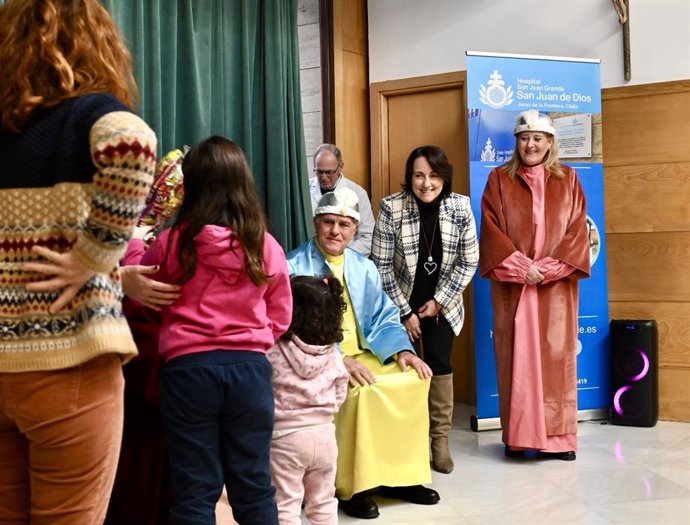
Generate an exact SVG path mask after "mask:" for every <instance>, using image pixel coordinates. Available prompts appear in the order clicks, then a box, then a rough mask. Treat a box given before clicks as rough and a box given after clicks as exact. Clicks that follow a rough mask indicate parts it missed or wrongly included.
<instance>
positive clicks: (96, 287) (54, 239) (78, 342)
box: [0, 93, 156, 372]
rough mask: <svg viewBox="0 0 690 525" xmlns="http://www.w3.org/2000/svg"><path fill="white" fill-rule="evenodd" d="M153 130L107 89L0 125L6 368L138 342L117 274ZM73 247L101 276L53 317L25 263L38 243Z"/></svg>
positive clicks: (62, 361)
mask: <svg viewBox="0 0 690 525" xmlns="http://www.w3.org/2000/svg"><path fill="white" fill-rule="evenodd" d="M155 161H156V136H155V134H154V133H153V131H152V130H151V129H150V128H149V127H148V126H147V125H146V123H144V121H142V120H141V119H140V118H139V117H137V116H136V115H134V114H133V113H132V112H131V111H130V110H129V109H128V108H127V107H126V106H125V105H124V104H122V103H121V102H119V101H118V100H117V99H116V98H115V97H114V96H112V95H109V94H105V93H103V94H94V95H87V96H83V97H80V98H76V99H72V100H68V101H66V102H63V103H61V104H60V105H58V106H56V107H54V108H49V109H45V110H43V111H41V112H40V113H38V114H37V115H35V116H34V118H32V120H31V122H30V123H29V124H28V127H27V128H26V129H25V130H23V131H22V132H21V133H10V132H8V131H6V130H3V129H2V128H0V203H1V204H0V372H28V371H38V370H58V369H63V368H69V367H73V366H76V365H79V364H81V363H84V362H86V361H89V360H91V359H93V358H95V357H97V356H99V355H102V354H108V353H116V354H121V355H122V356H123V360H127V359H129V358H131V357H133V356H134V355H136V347H135V345H134V341H133V340H132V336H131V334H130V331H129V328H128V326H127V322H126V320H125V318H124V316H123V314H122V307H121V303H120V299H121V296H122V287H121V283H120V277H119V273H118V271H117V266H118V261H119V259H120V257H121V256H122V255H123V254H124V252H125V250H126V248H127V244H128V242H129V238H130V236H131V232H132V229H133V227H134V225H135V223H136V221H137V218H138V216H139V213H140V212H141V210H142V208H143V206H144V202H145V199H146V196H147V194H148V190H149V187H150V185H151V181H152V179H153V171H154V167H155ZM36 245H38V246H44V247H47V248H50V249H52V250H56V251H60V252H65V251H70V250H71V251H72V253H73V254H74V256H75V257H76V258H77V259H78V260H79V261H80V262H81V263H82V264H84V265H85V266H86V267H87V268H90V269H92V270H94V271H96V272H98V273H96V275H95V276H94V277H92V278H91V279H90V280H89V281H88V282H87V283H86V284H85V285H84V286H83V287H82V289H81V290H80V291H79V293H78V294H77V296H76V297H75V298H74V299H73V300H72V301H70V303H69V304H68V305H67V306H66V307H65V308H64V309H63V310H62V311H60V312H58V313H57V314H50V313H49V311H48V307H49V306H50V304H51V303H52V302H53V301H55V300H56V299H57V298H58V296H59V295H60V291H56V292H28V291H27V290H26V288H25V286H26V284H27V283H29V282H32V281H36V280H43V279H45V276H42V275H38V274H34V273H29V272H26V271H24V270H23V269H22V268H21V264H22V263H24V262H27V261H37V260H40V258H39V257H38V256H37V255H35V254H34V253H32V252H31V248H32V247H33V246H36Z"/></svg>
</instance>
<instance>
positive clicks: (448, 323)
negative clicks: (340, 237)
mask: <svg viewBox="0 0 690 525" xmlns="http://www.w3.org/2000/svg"><path fill="white" fill-rule="evenodd" d="M452 179H453V166H452V165H451V164H450V163H449V162H448V158H447V157H446V154H445V153H444V152H443V150H442V149H441V148H439V147H437V146H422V147H419V148H416V149H415V150H413V151H412V153H410V155H409V157H408V158H407V164H406V167H405V183H404V185H403V191H401V192H398V193H395V194H393V195H390V196H388V197H386V198H384V199H383V200H382V201H381V206H380V208H379V215H378V219H377V221H376V227H375V228H374V239H373V244H372V250H371V258H372V260H373V261H374V263H375V264H376V266H377V267H378V269H379V272H380V274H381V280H382V282H383V287H384V289H385V291H386V293H387V294H388V295H389V296H390V298H391V299H392V300H393V302H394V303H395V304H396V305H397V306H398V307H399V308H400V319H401V321H402V323H403V324H404V325H405V328H406V330H407V334H408V336H409V337H410V340H411V341H412V342H413V344H414V346H415V349H416V350H417V352H418V353H419V351H420V346H421V350H423V357H424V360H425V361H426V362H427V364H428V365H429V366H430V367H431V370H432V371H433V373H434V377H433V378H432V380H431V389H430V391H429V420H430V429H429V435H430V437H431V453H432V459H433V467H434V470H436V471H438V472H443V473H449V472H452V470H453V466H454V465H453V460H452V458H451V456H450V451H449V448H448V436H449V434H450V428H451V419H452V416H453V369H452V367H451V364H450V354H451V350H452V347H453V338H454V337H455V336H456V335H458V334H459V333H460V329H461V328H462V324H463V320H464V309H463V303H462V292H463V290H464V289H465V288H466V287H467V285H468V284H469V282H470V280H471V279H472V276H473V275H474V271H475V269H476V267H477V262H478V260H479V250H478V246H477V231H476V227H475V223H474V217H473V215H472V209H471V208H470V199H469V198H468V197H466V196H464V195H459V194H457V193H452V192H451V182H452ZM420 342H421V345H420Z"/></svg>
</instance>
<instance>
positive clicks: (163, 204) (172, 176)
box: [138, 146, 190, 232]
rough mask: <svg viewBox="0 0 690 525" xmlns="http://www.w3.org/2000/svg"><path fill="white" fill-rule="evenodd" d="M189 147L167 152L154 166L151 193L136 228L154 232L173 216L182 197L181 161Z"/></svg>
mask: <svg viewBox="0 0 690 525" xmlns="http://www.w3.org/2000/svg"><path fill="white" fill-rule="evenodd" d="M189 149H190V148H189V146H183V147H182V149H174V150H172V151H170V152H168V153H167V154H166V155H165V156H164V157H163V158H162V159H161V161H160V162H159V163H158V166H156V173H155V175H154V179H153V184H152V185H151V191H150V192H149V196H148V197H147V198H146V205H145V206H144V211H143V212H142V214H141V216H140V217H139V223H138V226H151V227H152V231H154V232H156V231H158V230H160V229H161V227H162V226H163V225H164V224H165V223H166V222H168V220H170V218H171V217H172V216H173V215H174V214H175V212H176V211H177V209H178V208H179V206H180V204H181V203H182V197H183V196H184V187H183V185H182V181H183V178H184V176H183V175H182V160H183V159H184V156H185V155H186V154H187V152H188V151H189Z"/></svg>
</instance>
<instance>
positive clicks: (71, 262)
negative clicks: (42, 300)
mask: <svg viewBox="0 0 690 525" xmlns="http://www.w3.org/2000/svg"><path fill="white" fill-rule="evenodd" d="M31 251H32V252H34V253H37V254H38V255H40V256H41V257H43V258H45V259H47V262H27V263H24V264H22V269H23V270H25V271H27V272H36V273H40V274H43V275H45V276H47V277H46V279H44V280H42V281H36V282H33V283H29V284H27V285H26V289H27V290H28V291H30V292H54V291H56V290H60V289H62V293H61V294H60V296H59V297H58V298H57V300H56V301H55V302H54V303H53V304H51V305H50V307H49V308H48V311H49V312H50V313H51V314H55V313H57V312H59V311H60V310H62V309H63V308H64V307H65V306H67V303H69V302H70V301H71V300H72V299H74V297H75V296H76V295H77V292H79V290H80V289H81V287H82V286H84V285H85V284H86V282H87V281H88V280H89V279H91V277H93V276H94V275H95V274H96V272H94V271H93V270H90V269H89V268H86V267H85V266H84V265H83V264H81V263H80V262H79V261H78V260H77V259H75V258H74V256H73V255H72V252H65V253H60V252H56V251H53V250H50V249H48V248H45V247H43V246H34V247H33V248H32V249H31Z"/></svg>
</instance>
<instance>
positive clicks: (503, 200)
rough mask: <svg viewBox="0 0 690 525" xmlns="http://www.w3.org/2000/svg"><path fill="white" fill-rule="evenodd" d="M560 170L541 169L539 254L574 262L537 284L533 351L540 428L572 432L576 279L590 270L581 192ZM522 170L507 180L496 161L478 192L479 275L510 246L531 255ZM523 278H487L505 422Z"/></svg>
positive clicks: (505, 423) (570, 173)
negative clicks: (538, 364)
mask: <svg viewBox="0 0 690 525" xmlns="http://www.w3.org/2000/svg"><path fill="white" fill-rule="evenodd" d="M563 168H564V170H565V177H564V178H558V177H555V176H552V175H550V174H546V175H545V178H546V180H545V183H544V215H545V217H544V224H545V230H546V231H545V239H544V246H543V249H542V251H541V257H552V258H553V259H556V260H559V261H563V262H565V263H567V264H568V265H570V266H572V267H574V271H573V272H572V273H571V274H570V275H569V276H568V277H566V278H563V279H559V280H556V281H553V282H550V283H548V284H545V285H539V286H537V293H538V316H539V354H540V356H541V366H542V370H541V373H542V374H541V375H542V383H543V385H542V388H543V397H544V415H545V423H546V433H547V435H550V436H551V435H562V434H574V433H576V432H577V361H576V358H577V355H576V352H575V348H576V345H577V327H578V322H577V312H578V279H581V278H584V277H588V276H589V273H590V260H589V241H588V233H587V225H586V203H585V196H584V193H583V191H582V187H581V186H580V182H579V180H578V178H577V175H576V173H575V170H573V169H571V168H569V167H566V166H564V167H563ZM524 177H525V176H524V175H523V174H521V173H518V174H517V176H516V177H515V178H514V179H512V180H511V179H510V178H509V176H508V173H507V171H506V170H504V169H503V168H500V167H499V168H496V169H494V170H493V171H492V172H491V173H490V174H489V180H488V182H487V185H486V189H485V190H484V195H483V197H482V223H481V235H480V258H479V268H480V274H481V276H482V277H491V272H492V270H493V269H494V268H496V267H498V266H499V265H500V264H501V263H502V262H503V261H504V260H505V259H507V258H508V257H509V256H510V255H511V254H513V253H514V252H515V251H519V252H521V253H522V254H524V255H526V256H527V257H530V258H533V257H534V242H535V238H534V237H535V236H534V231H535V227H534V220H533V215H532V211H533V206H532V205H533V201H532V192H531V190H530V187H529V185H528V184H527V182H526V180H525V178H524ZM522 288H523V284H520V283H514V282H499V281H496V280H493V279H492V281H491V298H492V303H493V309H494V348H495V353H496V368H497V374H498V388H499V398H500V408H501V426H502V427H503V428H504V429H507V428H508V427H509V421H510V409H509V407H510V396H511V385H512V381H513V377H512V375H513V374H512V371H513V344H514V336H515V334H514V320H515V313H516V310H517V306H518V301H519V299H520V296H521V292H522Z"/></svg>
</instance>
